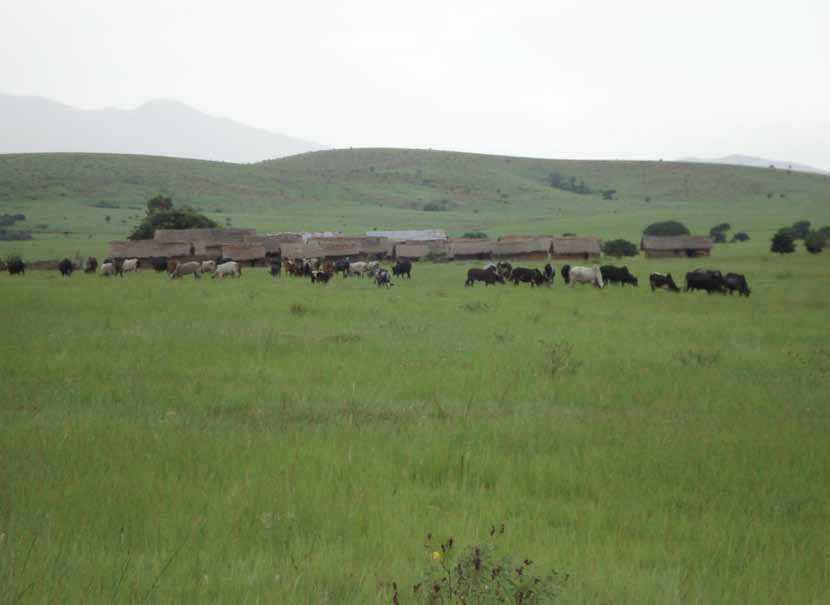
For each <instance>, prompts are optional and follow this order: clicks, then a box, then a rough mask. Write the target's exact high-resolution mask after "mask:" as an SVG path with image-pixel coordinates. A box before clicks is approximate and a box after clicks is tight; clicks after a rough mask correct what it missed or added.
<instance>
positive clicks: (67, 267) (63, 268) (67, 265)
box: [58, 258, 75, 277]
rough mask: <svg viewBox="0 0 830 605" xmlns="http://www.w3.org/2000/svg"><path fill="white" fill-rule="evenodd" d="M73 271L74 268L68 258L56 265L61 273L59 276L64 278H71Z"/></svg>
mask: <svg viewBox="0 0 830 605" xmlns="http://www.w3.org/2000/svg"><path fill="white" fill-rule="evenodd" d="M74 270H75V266H74V265H73V264H72V261H71V260H69V259H68V258H65V259H63V260H62V261H61V262H60V263H58V271H60V272H61V275H63V276H64V277H72V272H73V271H74Z"/></svg>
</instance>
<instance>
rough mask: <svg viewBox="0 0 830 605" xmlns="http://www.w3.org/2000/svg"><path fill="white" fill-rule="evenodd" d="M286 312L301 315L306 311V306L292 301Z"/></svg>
mask: <svg viewBox="0 0 830 605" xmlns="http://www.w3.org/2000/svg"><path fill="white" fill-rule="evenodd" d="M288 312H289V313H291V315H296V316H301V315H305V314H306V313H308V307H306V306H305V305H303V304H300V303H292V305H291V306H290V307H288Z"/></svg>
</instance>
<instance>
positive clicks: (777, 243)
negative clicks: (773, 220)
mask: <svg viewBox="0 0 830 605" xmlns="http://www.w3.org/2000/svg"><path fill="white" fill-rule="evenodd" d="M770 251H771V252H775V253H777V254H791V253H792V252H795V238H793V236H792V235H791V234H790V230H789V229H786V228H785V229H779V230H778V233H776V234H775V235H774V236H773V237H772V245H771V246H770Z"/></svg>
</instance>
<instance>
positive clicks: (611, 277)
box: [599, 265, 638, 286]
mask: <svg viewBox="0 0 830 605" xmlns="http://www.w3.org/2000/svg"><path fill="white" fill-rule="evenodd" d="M599 270H600V272H601V273H602V279H603V281H605V282H608V283H609V284H620V286H625V284H631V285H632V286H636V285H638V282H637V278H636V277H634V276H633V275H632V274H631V272H630V271H629V270H628V267H615V266H614V265H603V266H602V267H600V268H599Z"/></svg>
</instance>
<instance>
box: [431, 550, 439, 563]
mask: <svg viewBox="0 0 830 605" xmlns="http://www.w3.org/2000/svg"><path fill="white" fill-rule="evenodd" d="M432 560H433V561H440V560H441V553H440V552H438V551H437V550H436V551H433V553H432Z"/></svg>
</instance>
